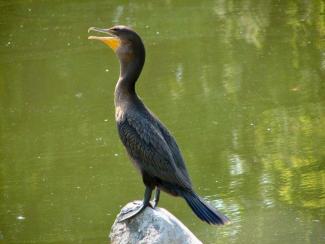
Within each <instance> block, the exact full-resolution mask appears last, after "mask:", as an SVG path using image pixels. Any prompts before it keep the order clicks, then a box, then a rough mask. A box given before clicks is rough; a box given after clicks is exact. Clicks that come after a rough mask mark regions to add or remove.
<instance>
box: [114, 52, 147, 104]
mask: <svg viewBox="0 0 325 244" xmlns="http://www.w3.org/2000/svg"><path fill="white" fill-rule="evenodd" d="M143 64H144V58H142V59H139V58H137V59H134V60H132V61H129V62H123V61H122V60H120V77H119V79H118V81H117V84H116V87H115V93H114V97H115V105H117V104H119V103H122V102H126V101H127V100H130V99H132V98H137V94H136V91H135V83H136V81H137V80H138V78H139V76H140V73H141V70H142V67H143Z"/></svg>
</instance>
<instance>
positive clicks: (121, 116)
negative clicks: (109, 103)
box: [115, 106, 124, 122]
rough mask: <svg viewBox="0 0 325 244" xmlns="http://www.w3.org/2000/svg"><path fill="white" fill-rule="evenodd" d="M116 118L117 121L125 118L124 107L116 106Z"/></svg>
mask: <svg viewBox="0 0 325 244" xmlns="http://www.w3.org/2000/svg"><path fill="white" fill-rule="evenodd" d="M115 120H116V122H119V121H123V120H124V110H123V109H122V107H121V106H116V107H115Z"/></svg>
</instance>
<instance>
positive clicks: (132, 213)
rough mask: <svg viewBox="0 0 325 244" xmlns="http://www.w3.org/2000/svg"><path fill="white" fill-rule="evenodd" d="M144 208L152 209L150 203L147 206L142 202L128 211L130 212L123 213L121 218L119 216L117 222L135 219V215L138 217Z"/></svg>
mask: <svg viewBox="0 0 325 244" xmlns="http://www.w3.org/2000/svg"><path fill="white" fill-rule="evenodd" d="M146 207H152V206H151V204H150V203H147V204H143V202H142V203H141V204H139V205H136V206H135V208H133V209H130V211H128V212H126V213H123V215H122V216H120V218H119V220H118V221H119V222H122V221H124V220H127V219H131V218H133V217H135V216H136V215H138V214H139V213H141V212H142V211H143V210H144V209H145V208H146Z"/></svg>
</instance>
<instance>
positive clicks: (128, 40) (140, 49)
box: [88, 25, 144, 63]
mask: <svg viewBox="0 0 325 244" xmlns="http://www.w3.org/2000/svg"><path fill="white" fill-rule="evenodd" d="M90 31H96V32H100V33H105V34H106V36H89V37H88V39H91V40H100V41H102V42H103V43H105V44H106V45H108V46H109V47H110V48H112V49H113V51H114V52H115V53H116V55H117V56H118V58H119V59H120V61H122V62H126V63H128V62H130V61H132V60H134V58H135V57H139V56H143V57H144V46H143V43H142V40H141V38H140V36H139V35H138V34H137V33H136V32H135V31H133V30H132V29H131V28H129V27H127V26H123V25H118V26H114V27H112V28H109V29H101V28H97V27H90V28H89V29H88V32H90Z"/></svg>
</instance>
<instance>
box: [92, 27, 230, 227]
mask: <svg viewBox="0 0 325 244" xmlns="http://www.w3.org/2000/svg"><path fill="white" fill-rule="evenodd" d="M89 31H97V32H102V33H105V34H108V35H109V36H90V37H89V38H88V39H96V40H100V41H102V42H104V43H105V44H106V45H108V46H109V47H111V48H112V49H113V50H114V52H115V53H116V55H117V57H118V59H119V61H120V77H119V79H118V81H117V84H116V87H115V93H114V98H115V99H114V102H115V119H116V123H117V128H118V132H119V136H120V139H121V141H122V143H123V145H124V146H125V148H126V150H127V152H128V154H129V156H130V158H131V159H132V161H133V162H134V165H135V166H136V167H137V168H138V169H139V171H140V172H141V175H142V179H143V183H144V184H145V186H146V189H145V193H144V200H143V203H142V205H141V206H139V207H138V208H137V209H136V210H134V211H131V212H129V213H127V214H126V215H125V216H124V217H123V218H122V220H125V219H129V218H131V217H134V216H135V215H137V214H138V213H140V212H141V211H142V210H143V209H145V208H146V207H147V206H150V207H153V208H155V207H156V206H157V204H158V201H159V195H160V190H162V191H164V192H167V193H169V194H171V195H173V196H180V197H183V198H184V199H185V200H186V202H187V203H188V205H189V206H190V207H191V209H192V210H193V212H194V213H195V214H196V215H197V216H198V217H199V218H200V219H201V220H203V221H205V222H207V223H209V224H216V225H221V224H226V223H227V222H229V220H228V218H227V217H226V216H224V215H223V214H222V213H220V212H218V211H217V210H216V209H215V208H213V207H212V206H210V205H209V204H207V203H206V202H205V201H204V200H203V199H202V198H201V197H199V196H198V195H197V194H196V193H195V192H194V190H193V187H192V183H191V180H190V177H189V175H188V173H187V170H186V167H185V163H184V160H183V157H182V155H181V153H180V150H179V148H178V146H177V144H176V141H175V139H174V137H173V136H172V135H171V134H170V133H169V131H168V129H167V128H166V127H165V126H164V125H163V124H162V123H161V122H160V121H159V119H158V118H157V117H156V116H155V115H154V114H153V113H152V112H151V111H150V110H149V109H148V108H147V107H146V106H145V105H144V104H143V102H142V101H141V100H140V98H139V97H138V96H137V94H136V91H135V83H136V81H137V79H138V77H139V75H140V73H141V70H142V67H143V64H144V60H145V48H144V45H143V42H142V40H141V38H140V36H139V35H138V34H137V33H136V32H135V31H133V30H132V29H130V28H129V27H126V26H114V27H112V28H109V29H100V28H96V27H91V28H89V30H88V32H89ZM154 189H156V192H155V197H154V200H153V205H151V204H150V198H151V194H152V191H153V190H154Z"/></svg>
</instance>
